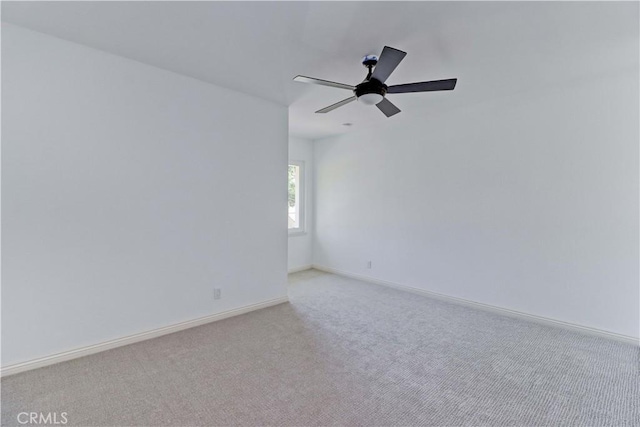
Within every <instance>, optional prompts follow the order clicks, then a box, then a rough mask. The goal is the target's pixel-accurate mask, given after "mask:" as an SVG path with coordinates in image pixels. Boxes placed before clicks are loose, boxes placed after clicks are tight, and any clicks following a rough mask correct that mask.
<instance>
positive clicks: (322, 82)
mask: <svg viewBox="0 0 640 427" xmlns="http://www.w3.org/2000/svg"><path fill="white" fill-rule="evenodd" d="M293 81H295V82H300V83H311V84H314V85H321V86H329V87H337V88H338V89H349V90H354V89H355V88H356V87H355V86H351V85H346V84H344V83H337V82H330V81H329V80H322V79H316V78H313V77H306V76H295V77H294V78H293Z"/></svg>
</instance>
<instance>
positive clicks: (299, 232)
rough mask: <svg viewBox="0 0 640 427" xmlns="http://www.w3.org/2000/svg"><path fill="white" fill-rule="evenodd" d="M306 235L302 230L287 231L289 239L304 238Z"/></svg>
mask: <svg viewBox="0 0 640 427" xmlns="http://www.w3.org/2000/svg"><path fill="white" fill-rule="evenodd" d="M306 234H307V232H306V231H304V230H289V237H296V236H305V235H306Z"/></svg>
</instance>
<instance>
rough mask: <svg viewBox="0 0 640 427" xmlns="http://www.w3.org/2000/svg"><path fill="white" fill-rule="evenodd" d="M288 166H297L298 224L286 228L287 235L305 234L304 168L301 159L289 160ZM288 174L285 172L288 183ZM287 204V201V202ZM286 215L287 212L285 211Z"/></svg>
mask: <svg viewBox="0 0 640 427" xmlns="http://www.w3.org/2000/svg"><path fill="white" fill-rule="evenodd" d="M289 166H297V167H298V171H299V173H298V200H296V207H298V224H299V227H296V228H288V226H287V230H288V232H289V236H303V235H305V234H307V228H306V226H307V222H306V215H305V211H306V205H305V204H306V198H305V193H306V191H305V186H306V179H305V178H306V173H307V172H306V168H305V165H304V161H303V160H289V163H288V165H287V170H288V169H289ZM288 179H289V175H288V172H287V184H288ZM287 206H288V203H287ZM287 216H288V213H287Z"/></svg>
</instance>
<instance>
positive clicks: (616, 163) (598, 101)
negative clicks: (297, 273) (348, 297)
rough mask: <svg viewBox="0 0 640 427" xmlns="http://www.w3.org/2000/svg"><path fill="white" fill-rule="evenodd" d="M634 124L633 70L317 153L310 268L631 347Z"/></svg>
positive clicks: (634, 326) (329, 144)
mask: <svg viewBox="0 0 640 427" xmlns="http://www.w3.org/2000/svg"><path fill="white" fill-rule="evenodd" d="M424 96H428V94H427V95H424ZM397 99H399V98H397ZM638 117H639V111H638V68H637V66H636V67H635V68H634V69H627V70H619V71H617V72H611V73H608V74H606V75H602V76H598V77H592V78H589V79H586V80H583V81H578V82H571V83H568V82H559V84H558V86H557V87H553V88H549V90H548V91H546V92H536V93H534V92H524V93H521V94H519V95H518V96H517V97H512V98H505V99H500V100H495V101H493V102H487V103H485V104H482V105H476V106H470V107H468V108H465V109H460V110H457V111H451V112H448V113H442V114H441V115H439V116H437V117H433V116H431V117H424V118H421V119H420V120H419V121H418V120H415V121H404V122H399V125H398V126H389V127H385V128H381V129H378V130H375V131H362V132H359V133H351V134H347V135H343V136H340V137H335V138H331V139H327V140H319V141H316V142H315V151H314V156H315V168H316V170H315V173H316V201H315V203H316V231H317V233H316V236H315V242H314V263H316V264H318V265H321V266H325V267H330V268H333V269H338V270H342V271H345V272H348V273H352V274H359V275H365V276H369V277H373V278H376V279H380V280H386V281H390V282H395V283H398V284H402V285H408V286H412V287H416V288H420V289H424V290H428V291H433V292H439V293H442V294H446V295H450V296H454V297H459V298H464V299H468V300H472V301H477V302H481V303H485V304H491V305H494V306H499V307H504V308H509V309H513V310H519V311H521V312H525V313H530V314H535V315H539V316H545V317H548V318H552V319H558V320H562V321H566V322H571V323H575V324H580V325H584V326H589V327H593V328H597V329H601V330H606V331H611V332H615V333H618V334H623V335H627V336H632V337H638V318H639V307H638V301H639V295H638V282H639V277H638V192H639V188H638V154H639V153H638V140H639V136H638V120H639V119H638ZM390 120H391V119H390ZM368 260H371V261H372V263H373V264H372V267H373V268H372V269H370V270H369V269H367V268H366V262H367V261H368Z"/></svg>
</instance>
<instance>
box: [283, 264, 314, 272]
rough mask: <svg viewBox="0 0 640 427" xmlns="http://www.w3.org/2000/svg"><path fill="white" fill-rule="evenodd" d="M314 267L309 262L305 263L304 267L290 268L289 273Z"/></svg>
mask: <svg viewBox="0 0 640 427" xmlns="http://www.w3.org/2000/svg"><path fill="white" fill-rule="evenodd" d="M312 268H313V265H311V264H308V265H303V266H302V267H294V268H290V269H289V274H291V273H297V272H299V271H305V270H311V269H312Z"/></svg>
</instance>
